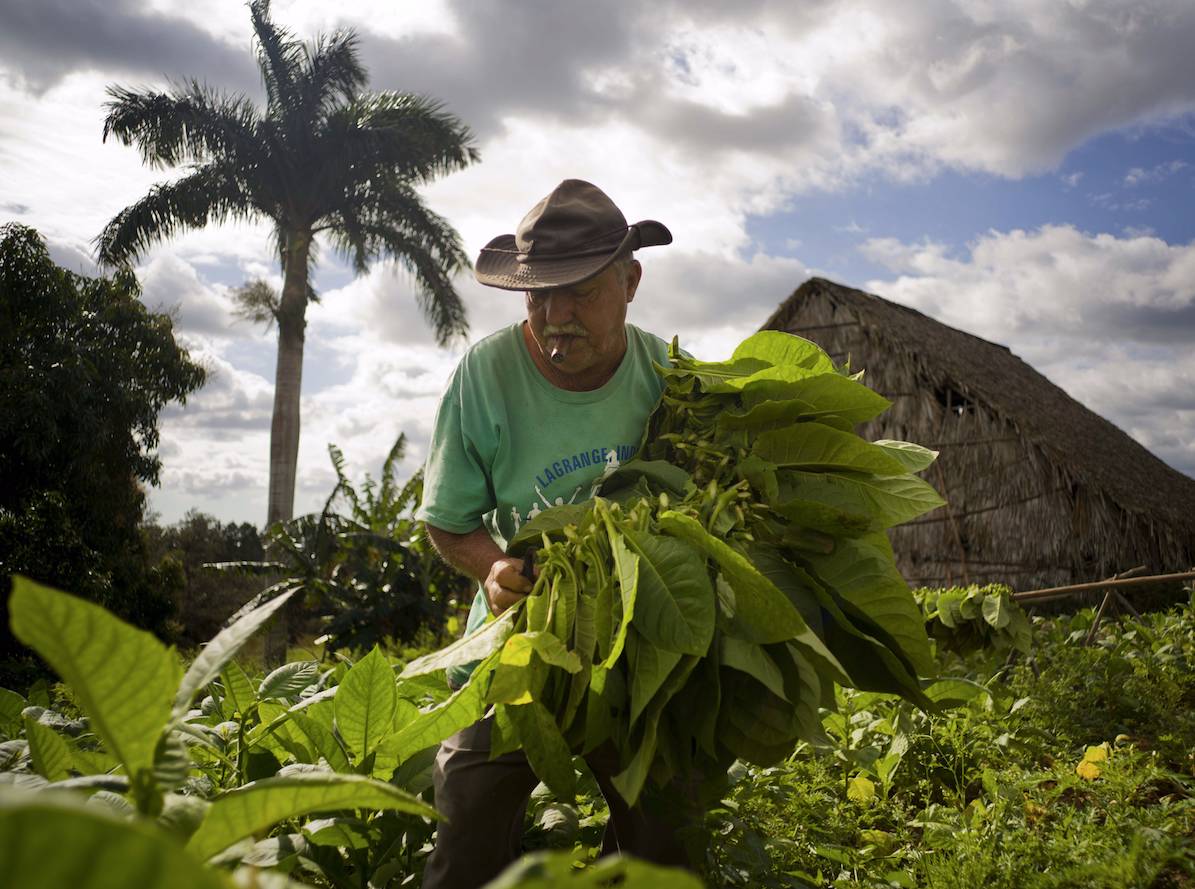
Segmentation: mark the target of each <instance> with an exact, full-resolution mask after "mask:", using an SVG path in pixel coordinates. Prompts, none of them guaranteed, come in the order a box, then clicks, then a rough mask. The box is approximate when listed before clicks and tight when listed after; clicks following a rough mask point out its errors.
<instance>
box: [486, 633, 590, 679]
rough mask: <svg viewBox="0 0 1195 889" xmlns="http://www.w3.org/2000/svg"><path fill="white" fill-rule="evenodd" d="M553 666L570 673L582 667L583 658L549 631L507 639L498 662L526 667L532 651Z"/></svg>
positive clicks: (523, 634) (521, 634) (522, 634)
mask: <svg viewBox="0 0 1195 889" xmlns="http://www.w3.org/2000/svg"><path fill="white" fill-rule="evenodd" d="M533 652H534V653H535V654H537V655H539V658H540V660H542V661H543V662H544V663H545V664H548V665H549V666H553V667H560V668H561V669H562V670H565V671H567V672H569V673H576V672H577V671H579V670H580V669H581V659H580V657H578V655H577V653H576V652H573V651H569V650H568V648H566V647H565V645H564V643H563V642H561V641H560V640H559V639H557V638H556V637H555V636H553V635H552V634H551V633H547V632H542V631H540V632H532V633H519V634H518V635H516V636H511V637H510V638H509V639H508V640H506V645H504V646H503V648H502V653H501V655H499V657H498V663H500V664H510V665H511V666H514V667H525V666H527V665H528V664H530V663H531V655H532V653H533Z"/></svg>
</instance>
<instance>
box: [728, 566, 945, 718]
mask: <svg viewBox="0 0 1195 889" xmlns="http://www.w3.org/2000/svg"><path fill="white" fill-rule="evenodd" d="M751 557H752V560H753V561H754V562H755V565H756V567H758V568H759V570H760V571H761V572H762V573H763V574H764V575H765V576H766V577H768V579H769V580H771V581H772V582H773V583H774V584H776V586H777V587H778V588H779V589H780V590H782V591H783V592H784V594H785V595H786V596H788V597H789V599H790V600H791V601H793V602H794V604H797V603H799V602H801V601H802V600H805V601H806V602H808V600H810V599H811V600H812V606H813V607H815V608H816V609H817V610H818V611H819V612H820V613H821V615H822V621H821V631H820V632H819V636H820V637H821V638H822V640H823V641H824V642H825V643H826V647H827V648H829V649H830V651H832V652H833V653H834V656H835V657H836V658H838V661H839V663H841V664H842V666H843V668H844V669H845V670H846V672H847V675H848V676H850V678H851V684H852V685H854V686H855V687H856V688H860V689H865V690H867V691H881V692H889V693H892V694H900V695H904V696H905V697H906V698H908V699H909V700H912V701H914V702H915V703H917V704H919V705H928V701H926V700H925V697H924V695H923V694H922V692H921V684H920V683H919V682H918V681H917V675H916V672H915V671H914V670H913V668H912V665H911V664H910V663H908V661H907V660H906V656H905V654H904V652H903V650H902V649H901V648H900V647H899V646H898V645H895V643H894V647H895V650H892V649H890V648H889V647H888V645H886V644H885V643H884V642H882V641H880V640H879V639H877V638H875V637H874V636H871V635H869V634H868V633H867V632H865V631H864V630H862V629H860V628H859V627H858V626H857V625H856V622H855V621H853V620H852V619H851V618H850V617H849V616H848V615H847V614H845V613H844V612H843V609H842V607H840V605H839V601H840V597H839V596H837V594H836V593H833V592H830V591H829V590H827V589H826V588H825V587H823V586H822V585H821V584H820V583H818V582H817V581H816V580H815V579H814V578H813V577H811V576H810V575H809V574H808V573H807V572H806V571H805V570H804V569H803V568H800V567H798V566H796V565H793V564H792V563H791V562H788V561H787V560H785V559H783V558H781V557H780V556H779V555H778V554H777V553H776V551H775V550H773V549H770V548H765V547H759V548H758V549H756V550H753V551H752V553H751ZM799 607H800V606H799ZM804 607H810V606H809V604H806V605H805V606H804ZM848 607H851V606H849V605H848Z"/></svg>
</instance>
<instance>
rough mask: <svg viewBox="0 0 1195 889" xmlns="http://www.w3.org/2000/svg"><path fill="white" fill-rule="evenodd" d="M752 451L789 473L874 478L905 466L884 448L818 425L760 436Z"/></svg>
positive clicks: (894, 471)
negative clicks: (850, 473) (849, 473)
mask: <svg viewBox="0 0 1195 889" xmlns="http://www.w3.org/2000/svg"><path fill="white" fill-rule="evenodd" d="M751 450H752V453H754V454H756V455H758V456H759V458H760V459H762V460H766V461H767V462H769V463H772V464H774V465H775V466H781V467H787V468H790V469H805V470H814V471H835V470H851V471H855V472H868V473H875V474H876V475H900V474H901V473H903V472H905V468H904V464H903V463H901V461H899V460H897V459H896V458H895V457H893V456H891V455H890V454H889V453H888V452H887V451H886V450H885V449H884V448H879V447H876V446H875V445H872V444H869V443H868V442H866V441H864V440H863V439H861V438H860V437H859V436H857V435H855V434H854V433H852V432H840V431H838V430H837V429H831V428H830V427H829V426H823V425H822V424H821V423H798V424H796V425H794V426H789V427H787V428H785V429H773V430H770V431H767V432H761V433H760V434H759V436H758V437H757V438H756V439H755V444H754V445H752V448H751Z"/></svg>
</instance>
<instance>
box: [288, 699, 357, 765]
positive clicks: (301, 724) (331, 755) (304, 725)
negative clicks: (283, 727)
mask: <svg viewBox="0 0 1195 889" xmlns="http://www.w3.org/2000/svg"><path fill="white" fill-rule="evenodd" d="M290 718H291V721H292V722H294V724H295V728H297V729H298V730H299V731H300V732H302V733H303V735H304V737H306V738H307V743H308V744H309V745H310V747H311V749H313V750H314V751H315V752H316V753H318V754H319V755H320V756H322V757H323V758H324V760H325V761H326V762H327V763H328V765H329V766H331V767H332V770H333V771H336V772H351V771H352V765H350V763H349V759H348V756H347V755H346V754H345V752H344V748H343V747H341V746H340V742H339V741H337V740H336V736H335V735H333V734H332V732H330V731H329V730H328V729H327V728H325V727H324V726H323V725H322V724H321V723H320V722H319V721H317V720H315V719H313V718H312V717H310V716H308V715H307V714H306V713H292V714H291V717H290Z"/></svg>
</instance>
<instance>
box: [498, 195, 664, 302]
mask: <svg viewBox="0 0 1195 889" xmlns="http://www.w3.org/2000/svg"><path fill="white" fill-rule="evenodd" d="M671 243H672V233H671V232H670V231H668V229H667V228H665V227H664V226H663V225H661V224H660V223H658V222H656V221H655V220H652V219H645V220H643V221H642V222H636V223H635V224H634V225H627V219H626V217H625V216H623V215H622V211H621V210H619V209H618V207H616V206H614V202H613V201H612V200H610V198H609V197H607V196H606V193H605V192H604V191H602V190H601V189H600V188H598V187H597V186H596V185H592V184H590V183H588V182H583V181H582V180H580V179H565V180H564V181H563V182H561V183H560V184H559V185H557V186H556V188H555V189H553V190H552V193H551V194H550V195H548V196H547V197H546V198H544V199H543V200H542V201H540V202H539V203H538V204H536V205H535V206H534V207H532V208H531V212H529V213H528V214H527V215H526V216H524V217H523V221H522V222H520V223H519V227H518V229H517V231H516V232H515V234H513V235H499V236H498V237H496V238H494V240H492V241H490V242H489V243H488V244H486V245H485V246H484V247H482V248H481V253H480V254H479V255H478V257H477V265H476V268H475V271H474V274H475V275H476V276H477V280H478V281H480V282H481V283H482V284H486V285H488V286H490V287H498V288H501V289H502V290H549V289H551V288H553V287H567V286H569V285H570V284H579V283H580V282H582V281H585V280H588V279H589V278H592V277H593V276H594V275H597V274H599V273H601V272H602V271H603V270H604V269H606V267H607V266H609V265H610V264H611V263H612V262H614V261H615V260H616V259H619V258H620V257H622V256H624V255H627V254H629V253H630V252H631V251H632V250H638V249H639V248H640V247H655V246H657V245H660V244H671Z"/></svg>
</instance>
